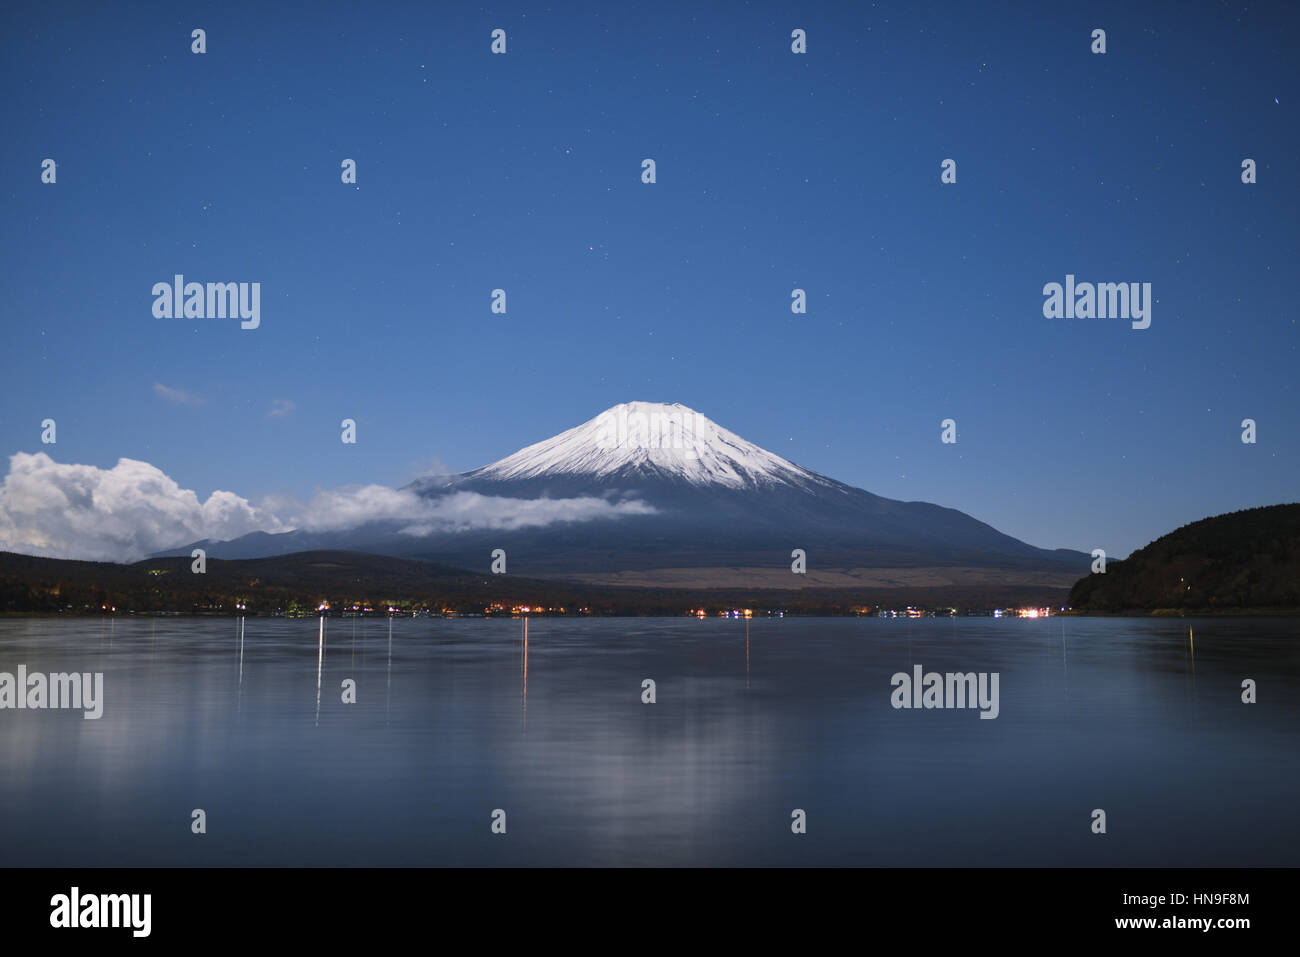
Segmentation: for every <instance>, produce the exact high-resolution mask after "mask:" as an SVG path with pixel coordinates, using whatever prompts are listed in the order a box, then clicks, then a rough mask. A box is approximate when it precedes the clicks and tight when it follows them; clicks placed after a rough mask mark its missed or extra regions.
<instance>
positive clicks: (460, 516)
mask: <svg viewBox="0 0 1300 957" xmlns="http://www.w3.org/2000/svg"><path fill="white" fill-rule="evenodd" d="M278 510H279V511H281V513H282V514H284V515H285V519H286V521H287V522H288V523H290V524H292V525H293V526H294V527H296V528H301V529H304V530H306V531H309V532H326V531H341V530H344V529H348V528H355V527H356V526H358V525H361V524H364V523H366V522H377V521H397V522H409V523H410V524H409V525H406V526H405V527H403V528H402V529H401V531H402V532H403V533H404V534H407V535H432V534H436V533H444V532H464V531H470V530H473V529H493V528H500V529H516V528H534V527H540V526H544V525H553V524H555V523H556V522H585V521H591V520H593V519H602V518H604V519H608V518H621V517H625V516H628V515H650V514H653V513H654V511H655V510H654V508H652V507H651V506H650V505H648V504H646V503H645V502H641V501H621V502H611V501H609V500H607V499H603V498H596V497H594V496H583V497H580V498H554V499H552V498H542V499H525V498H505V497H502V496H495V495H480V494H479V493H477V492H452V493H451V494H449V495H443V496H440V497H438V498H433V499H429V498H424V497H423V496H420V495H417V494H416V493H415V492H412V491H409V490H407V489H394V488H389V487H388V486H386V485H361V486H354V487H348V488H338V489H330V490H327V491H320V492H317V493H316V494H315V495H313V496H312V498H311V499H310V500H309V501H308V502H307V503H306V504H305V505H300V506H296V505H291V504H289V503H280V508H279V509H278Z"/></svg>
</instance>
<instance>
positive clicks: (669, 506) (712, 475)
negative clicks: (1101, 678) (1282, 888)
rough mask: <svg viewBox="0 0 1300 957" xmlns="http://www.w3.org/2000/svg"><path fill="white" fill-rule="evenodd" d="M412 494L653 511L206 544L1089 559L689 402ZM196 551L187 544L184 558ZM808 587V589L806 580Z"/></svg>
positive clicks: (578, 559) (643, 557)
mask: <svg viewBox="0 0 1300 957" xmlns="http://www.w3.org/2000/svg"><path fill="white" fill-rule="evenodd" d="M405 491H407V492H410V493H414V495H416V496H418V498H419V500H421V501H423V502H426V503H429V504H430V505H431V506H436V507H437V508H439V509H443V510H445V511H454V510H455V508H454V507H458V506H459V505H460V504H461V503H463V502H464V501H466V500H469V501H470V502H472V504H474V505H475V506H482V505H483V504H484V503H488V504H491V503H507V502H508V503H514V505H513V506H512V507H517V505H518V503H520V502H523V503H541V504H554V503H556V502H563V501H587V502H591V501H595V502H604V503H609V504H611V505H614V506H617V505H619V504H620V503H622V504H623V505H626V504H627V503H638V508H637V509H635V510H627V509H625V510H624V511H623V512H620V513H619V514H618V515H617V517H606V518H601V519H593V520H587V521H576V520H573V521H555V522H551V523H548V524H545V525H542V526H540V527H516V528H507V527H494V528H490V529H483V528H479V529H475V528H469V529H465V528H455V529H451V528H440V527H439V526H438V523H437V522H430V523H424V524H423V525H421V526H420V531H421V534H411V533H410V532H411V529H412V523H411V522H409V521H408V522H393V521H390V522H374V523H370V524H368V525H365V526H362V527H359V528H355V529H350V530H348V531H346V532H334V533H307V532H291V533H286V534H284V535H269V536H268V535H262V536H259V537H257V538H253V537H252V536H246V537H245V538H244V539H236V540H235V541H234V542H229V543H211V542H208V543H200V544H201V545H203V546H204V547H207V548H208V549H209V554H210V555H216V556H218V557H251V556H253V555H267V554H276V553H277V552H278V553H286V552H290V551H296V550H302V549H309V548H311V549H318V548H333V549H344V548H346V549H353V550H362V551H370V552H374V553H377V554H389V555H398V556H404V557H418V558H423V559H428V560H432V561H440V562H447V563H450V564H455V565H460V566H463V567H469V568H481V567H485V566H486V564H487V563H488V561H489V558H488V556H489V554H490V552H491V551H492V550H493V549H494V548H505V549H506V550H507V554H508V556H509V570H510V571H511V572H512V573H513V572H515V571H516V570H517V571H518V573H520V574H537V575H550V576H563V575H565V574H578V573H582V574H593V573H617V572H622V571H630V570H646V569H682V568H712V567H719V566H729V567H753V568H769V569H770V568H781V567H784V568H786V569H787V570H788V569H789V567H790V563H791V552H792V551H793V550H794V549H797V548H798V549H804V550H805V552H806V553H807V556H808V563H809V568H810V569H812V568H823V569H824V568H861V567H877V568H880V567H892V568H923V567H939V566H942V567H956V566H964V567H982V568H989V567H996V568H1021V569H1025V570H1026V571H1035V572H1040V571H1043V570H1045V569H1046V570H1051V571H1053V572H1054V573H1057V574H1059V575H1061V576H1063V578H1062V584H1068V583H1069V582H1070V581H1073V580H1074V578H1075V577H1077V574H1078V573H1079V571H1080V570H1083V569H1086V568H1087V567H1088V559H1087V556H1086V555H1084V554H1083V553H1081V552H1072V551H1066V550H1061V551H1055V552H1054V551H1048V550H1044V549H1039V548H1035V547H1033V546H1031V545H1028V544H1026V543H1024V542H1021V541H1019V540H1017V539H1015V538H1012V537H1011V536H1009V535H1004V534H1003V533H1001V532H999V531H998V530H997V529H995V528H993V527H991V526H989V525H987V524H985V523H984V522H980V521H978V520H976V519H974V518H972V517H971V516H969V515H966V514H965V513H963V512H959V511H957V510H956V509H950V508H944V507H942V506H939V505H933V504H930V503H927V502H900V501H896V500H893V499H887V498H882V497H881V496H878V495H873V494H872V493H870V492H867V491H865V490H863V489H859V488H854V487H852V486H849V485H845V484H844V483H842V482H837V481H835V480H834V479H830V478H827V477H826V476H823V475H819V474H818V473H816V472H813V471H811V470H809V469H806V468H803V467H802V466H799V465H796V464H795V463H793V462H790V461H788V460H786V459H784V458H782V457H780V456H778V455H775V454H773V453H771V452H769V451H767V450H765V449H762V448H760V447H759V446H757V445H754V444H753V443H751V442H748V441H746V440H745V439H743V438H741V437H740V436H738V435H736V434H735V433H733V432H730V431H728V430H727V429H724V428H722V427H721V426H719V425H717V424H716V423H714V422H712V421H710V420H709V419H707V418H705V417H704V416H703V415H700V414H699V413H697V412H694V411H693V410H691V409H688V408H686V407H685V406H681V405H666V404H659V403H649V402H631V403H625V404H623V405H619V406H615V407H613V408H611V409H608V410H606V411H605V412H603V413H601V414H600V415H598V416H596V417H595V418H593V419H591V420H589V421H588V422H584V423H583V424H582V425H579V426H577V427H576V428H573V429H569V430H567V431H565V432H562V433H560V434H559V435H556V436H554V437H553V438H550V439H547V440H545V441H543V442H538V443H536V444H534V445H531V446H528V447H526V448H524V449H521V450H519V451H518V452H515V453H514V454H512V455H509V456H507V457H506V458H504V459H501V460H500V461H498V462H495V463H493V464H491V465H488V466H485V467H483V468H479V469H474V470H472V471H469V472H465V473H461V474H459V475H454V476H446V477H440V478H436V479H423V480H419V481H416V482H414V483H411V485H409V486H407V487H406V489H405ZM184 551H185V550H179V549H178V550H177V552H178V553H182V552H184ZM792 580H797V579H792Z"/></svg>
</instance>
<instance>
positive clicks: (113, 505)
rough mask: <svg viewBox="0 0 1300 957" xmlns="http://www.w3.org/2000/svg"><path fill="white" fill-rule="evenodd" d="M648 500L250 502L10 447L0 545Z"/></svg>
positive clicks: (573, 513)
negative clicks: (200, 494)
mask: <svg viewBox="0 0 1300 957" xmlns="http://www.w3.org/2000/svg"><path fill="white" fill-rule="evenodd" d="M654 511H655V510H654V508H652V507H651V506H650V505H648V504H646V503H645V502H640V501H621V502H611V501H609V500H607V499H603V498H595V497H581V498H567V499H516V498H501V497H496V496H488V495H480V494H478V493H476V492H453V493H451V494H448V495H444V496H442V497H440V498H436V499H427V498H423V497H421V496H419V495H417V494H415V493H414V492H412V491H408V490H404V489H394V488H389V487H387V486H384V485H362V486H354V487H347V488H339V489H330V490H324V491H319V492H317V493H315V494H314V495H313V496H312V497H311V498H310V499H309V500H308V501H306V502H297V501H295V500H293V499H284V498H276V497H269V498H267V499H266V500H265V501H264V502H262V503H261V504H260V505H254V504H253V503H251V502H249V501H248V500H247V499H245V498H242V497H241V496H239V495H236V494H235V493H234V492H225V491H216V492H213V493H212V494H211V495H209V496H208V498H207V499H206V500H205V501H200V500H199V497H198V495H197V494H196V493H195V492H194V491H193V490H191V489H183V488H181V487H180V486H179V485H178V484H177V483H176V482H175V481H174V480H173V479H171V478H170V477H169V476H168V475H167V474H166V473H165V472H163V471H162V470H161V469H159V468H157V467H155V466H153V465H151V464H149V463H148V462H140V461H136V460H135V459H125V458H124V459H119V460H118V463H117V464H116V465H115V466H113V467H112V468H111V469H101V468H98V467H96V466H93V465H66V464H63V463H60V462H56V461H54V460H53V459H52V458H50V457H49V456H48V455H47V454H45V453H44V452H38V453H36V454H28V453H26V452H19V453H16V454H14V455H12V456H10V458H9V473H8V474H7V475H6V476H5V478H4V482H3V484H2V485H0V550H4V551H12V552H21V553H24V554H28V555H44V556H47V557H51V558H76V559H83V560H88V561H113V562H133V561H139V560H140V559H142V558H145V557H147V556H149V555H151V554H153V553H155V552H160V551H164V550H167V549H171V548H177V547H179V546H182V545H187V544H189V543H190V542H194V541H198V540H199V539H204V538H210V539H214V540H217V541H221V540H225V539H231V538H238V537H239V536H240V535H246V534H248V533H249V532H255V531H265V532H285V531H290V530H292V529H295V528H297V529H302V530H304V531H307V532H338V531H345V530H347V529H350V528H355V527H357V526H359V525H364V524H366V523H368V522H380V521H386V522H394V523H397V527H398V530H399V531H400V532H402V533H403V534H407V535H415V536H424V535H432V534H438V533H454V532H463V531H470V530H474V529H506V530H509V529H520V528H535V527H541V526H545V525H551V524H554V523H556V522H580V521H590V520H593V519H612V518H619V517H623V516H628V515H648V514H653V512H654Z"/></svg>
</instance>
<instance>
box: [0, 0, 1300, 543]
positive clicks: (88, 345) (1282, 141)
mask: <svg viewBox="0 0 1300 957" xmlns="http://www.w3.org/2000/svg"><path fill="white" fill-rule="evenodd" d="M701 6H702V5H699V4H687V3H682V4H672V3H668V4H656V5H651V6H644V7H638V8H631V7H625V6H623V5H617V4H615V5H610V4H555V5H554V6H552V7H551V8H550V9H549V10H539V9H536V8H534V5H494V6H487V7H470V6H468V5H466V6H455V7H450V6H448V7H443V6H442V5H437V4H403V5H391V6H390V5H383V4H369V5H357V4H339V5H327V4H321V5H312V6H311V7H310V8H295V9H294V10H292V11H283V10H277V9H275V7H277V5H274V4H248V5H241V6H240V7H239V8H238V9H227V5H226V4H211V5H207V4H198V5H185V4H138V5H132V6H130V7H118V8H111V9H110V8H106V7H103V6H101V5H97V4H83V5H69V6H65V7H61V8H56V7H52V6H50V5H35V4H30V5H26V6H25V7H14V6H13V5H8V6H6V8H5V10H4V12H3V13H0V49H2V51H3V52H2V54H0V82H2V83H3V89H4V97H3V101H2V105H0V119H2V120H3V128H4V130H5V136H4V138H3V143H2V144H0V164H2V169H3V181H4V188H3V195H4V197H5V207H6V209H5V213H6V215H5V221H6V228H5V230H4V231H3V234H2V236H0V252H2V253H3V258H4V262H5V269H4V270H3V271H2V272H0V297H2V301H3V302H4V303H5V318H4V324H3V329H4V333H3V335H4V339H3V343H4V348H3V349H0V396H2V397H3V404H2V406H0V407H2V408H3V416H0V452H2V453H3V454H4V455H5V456H6V457H7V456H9V455H12V454H14V453H17V452H28V453H35V452H42V451H43V452H46V453H47V454H49V455H51V456H52V457H53V458H54V459H56V460H57V461H59V462H62V463H83V464H88V465H94V466H98V467H100V468H109V467H111V466H113V464H114V463H115V462H116V461H117V460H118V459H119V458H121V457H128V458H133V459H141V460H144V461H147V462H150V463H152V464H153V465H155V466H157V467H158V468H159V469H161V470H162V471H163V472H165V473H167V474H168V475H169V476H171V477H172V478H173V479H175V480H176V481H177V482H178V483H180V485H181V486H182V487H184V488H191V489H194V490H196V491H197V492H198V494H199V497H200V498H205V497H206V496H207V495H208V494H209V493H210V492H212V491H213V490H215V489H224V490H230V491H233V492H236V493H237V494H239V495H241V496H244V497H246V498H249V499H251V500H254V501H257V500H259V499H261V498H262V497H263V496H266V495H270V494H284V495H297V496H305V495H308V494H310V493H311V492H312V490H313V489H317V488H332V487H336V486H341V485H346V484H351V483H367V482H380V483H386V484H399V483H402V482H405V481H407V480H409V479H410V478H412V477H414V476H415V475H416V474H417V473H418V472H419V471H421V470H423V469H425V468H427V467H428V466H429V465H430V464H431V463H433V462H435V461H436V462H437V463H440V464H442V465H444V466H446V467H449V468H452V469H456V470H461V469H468V468H473V467H476V466H479V465H483V464H486V463H488V462H490V461H493V460H495V459H497V458H500V457H502V456H504V455H506V454H508V453H510V452H513V451H514V450H516V449H517V448H519V447H521V446H523V445H526V444H529V443H531V442H534V441H538V440H540V439H542V438H545V437H548V436H550V435H552V434H554V433H556V432H559V431H562V430H563V429H565V428H569V427H571V426H574V425H577V424H578V423H580V422H582V421H585V420H586V419H589V418H591V417H592V416H594V415H596V414H597V413H598V412H600V411H602V410H603V409H605V408H607V407H609V406H612V405H614V404H616V403H619V402H624V401H629V400H634V399H643V400H651V401H664V402H681V403H683V404H685V405H688V406H690V407H692V408H694V409H696V410H698V411H700V412H702V413H704V414H705V415H707V416H709V417H710V418H712V419H714V420H715V421H717V422H718V423H720V424H721V425H723V426H725V427H727V428H729V429H731V430H732V431H734V432H737V433H739V434H740V435H742V436H744V437H745V438H747V439H749V440H751V441H754V442H756V443H758V444H759V445H762V446H764V447H766V448H769V449H771V450H772V451H774V452H777V453H779V454H781V455H784V456H786V457H787V458H790V459H793V460H794V461H796V462H798V463H799V464H801V465H804V466H807V467H809V468H812V469H814V470H816V471H819V472H822V473H825V474H827V475H830V476H832V477H834V478H837V479H839V480H841V481H846V482H849V483H851V484H854V485H858V486H861V487H863V488H867V489H869V490H871V491H873V492H875V493H877V494H880V495H885V496H889V497H893V498H900V499H908V500H914V499H919V500H927V501H933V502H938V503H940V504H943V505H947V506H952V507H955V508H960V509H962V510H963V511H966V512H969V513H970V514H972V515H974V516H976V517H977V518H980V519H982V520H984V521H987V522H989V523H991V524H993V525H994V526H996V527H998V528H999V529H1001V530H1003V531H1005V532H1007V533H1009V534H1012V535H1015V536H1016V537H1018V538H1022V539H1024V540H1026V541H1029V542H1031V543H1033V544H1035V545H1040V546H1045V547H1074V548H1080V549H1084V550H1089V549H1091V548H1093V547H1103V548H1106V550H1107V551H1108V553H1110V554H1112V555H1122V554H1125V553H1127V552H1128V551H1129V550H1131V549H1133V548H1136V547H1139V546H1141V545H1142V544H1145V543H1146V542H1147V541H1149V540H1150V539H1152V538H1155V537H1157V536H1159V535H1161V534H1163V533H1165V532H1167V531H1169V530H1172V529H1173V528H1175V527H1177V526H1179V525H1181V524H1184V523H1186V522H1188V521H1193V520H1195V519H1198V518H1201V517H1204V516H1207V515H1211V514H1217V513H1220V512H1225V511H1231V510H1234V509H1237V508H1243V507H1250V506H1256V505H1266V504H1274V503H1277V502H1283V501H1294V500H1296V499H1297V498H1298V497H1300V496H1297V494H1296V491H1297V480H1296V475H1297V465H1298V464H1300V463H1298V453H1300V429H1298V428H1297V412H1298V411H1300V410H1298V404H1300V403H1298V402H1297V394H1296V386H1295V380H1296V374H1295V371H1296V368H1297V358H1298V357H1297V350H1296V345H1297V340H1298V338H1300V328H1298V327H1297V322H1296V320H1297V314H1296V306H1295V294H1294V277H1295V264H1296V262H1297V253H1300V249H1297V245H1298V243H1297V238H1298V230H1297V212H1300V204H1298V203H1297V199H1298V198H1300V187H1298V186H1297V182H1296V176H1295V173H1294V170H1295V168H1296V166H1297V163H1298V162H1300V150H1298V149H1297V145H1298V141H1300V136H1298V134H1297V116H1296V104H1297V102H1300V89H1298V88H1297V87H1298V84H1297V78H1296V72H1295V70H1294V68H1293V67H1292V68H1288V66H1287V61H1288V58H1289V57H1292V55H1293V53H1294V50H1295V49H1296V48H1297V41H1298V40H1300V30H1298V29H1297V27H1298V25H1300V24H1298V20H1300V14H1298V13H1297V12H1296V11H1295V10H1294V8H1293V7H1292V8H1288V5H1284V4H1278V5H1275V6H1269V5H1260V6H1256V5H1250V6H1249V7H1242V6H1240V5H1237V4H1229V5H1222V4H1213V5H1212V4H1187V5H1181V6H1180V7H1179V8H1178V12H1177V14H1176V15H1174V14H1173V13H1171V8H1168V7H1165V6H1163V5H1159V6H1157V5H1154V4H1152V5H1148V6H1149V7H1150V9H1146V10H1143V11H1132V10H1129V9H1127V7H1128V6H1129V5H1128V4H1077V5H1071V4H1046V5H1023V4H1005V5H1003V4H992V5H988V4H980V5H978V8H976V6H975V5H971V4H965V3H951V4H935V5H931V6H928V7H927V8H925V9H923V10H917V9H915V7H916V5H915V4H906V3H900V4H884V3H879V4H861V5H859V4H786V3H781V4H760V3H753V4H709V5H707V6H708V7H709V9H708V10H704V9H700V7H701ZM307 9H309V10H310V13H306V12H304V10H307ZM196 27H200V28H203V29H204V30H206V33H207V53H205V54H203V55H195V54H192V53H191V52H190V43H191V40H190V31H191V30H192V29H194V28H196ZM1098 27H1099V28H1102V29H1105V30H1106V33H1107V52H1106V53H1105V54H1104V55H1095V54H1093V53H1091V52H1090V43H1091V40H1090V34H1091V31H1092V30H1093V29H1094V28H1098ZM494 28H501V29H504V30H506V32H507V44H508V46H507V50H508V52H507V53H506V55H504V56H494V55H492V54H491V53H490V51H489V45H490V42H491V40H490V33H491V31H492V30H493V29H494ZM795 28H802V29H804V30H806V31H807V36H808V52H807V54H805V55H795V54H793V53H791V51H790V32H791V30H793V29H795ZM46 157H50V158H53V159H55V161H56V162H57V164H58V165H57V182H56V183H55V184H53V185H50V184H43V183H42V182H41V178H40V173H41V161H42V160H43V159H45V158H46ZM646 157H650V158H653V159H654V160H655V161H656V164H657V182H656V183H654V184H653V185H647V184H643V183H642V182H641V178H640V174H641V161H642V160H643V159H644V158H646ZM1246 157H1250V158H1253V159H1255V160H1256V162H1257V164H1258V180H1259V181H1258V183H1256V184H1254V185H1245V184H1243V183H1242V182H1241V176H1240V173H1241V161H1242V159H1243V158H1246ZM344 158H352V159H355V160H356V162H357V167H358V175H357V184H356V185H355V186H352V185H345V184H343V183H341V182H340V163H341V162H342V161H343V159H344ZM945 158H953V159H955V160H956V161H957V183H956V184H953V185H944V184H941V183H940V175H939V174H940V163H941V161H942V160H944V159H945ZM176 273H182V274H184V275H185V277H186V278H187V280H193V281H200V282H207V281H214V282H215V281H221V282H225V281H237V282H238V281H245V282H251V281H257V282H260V283H261V289H262V302H261V326H260V328H258V329H256V330H251V331H244V330H241V329H240V328H239V324H238V322H237V321H232V320H209V319H157V318H155V317H154V315H153V313H152V303H153V298H152V295H151V289H152V286H153V284H154V283H155V282H159V281H167V282H169V281H170V280H171V277H172V276H173V275H174V274H176ZM1067 273H1073V274H1075V275H1076V276H1077V277H1078V279H1079V280H1080V281H1085V280H1088V281H1095V282H1111V281H1114V282H1120V281H1125V282H1149V283H1151V284H1152V289H1153V296H1154V300H1155V302H1154V305H1153V311H1152V323H1151V327H1150V328H1149V329H1147V330H1143V331H1136V330H1132V329H1131V328H1130V327H1129V324H1128V323H1127V322H1125V321H1122V320H1097V319H1093V320H1088V319H1073V320H1071V319H1046V318H1044V317H1043V313H1042V306H1043V294H1042V287H1043V285H1044V284H1045V283H1048V282H1063V281H1064V278H1065V275H1066V274H1067ZM796 287H798V288H802V289H805V290H806V291H807V294H808V303H809V308H808V313H807V314H806V315H794V314H792V313H791V311H790V293H791V290H792V289H794V288H796ZM494 288H504V289H505V290H506V293H507V297H508V300H507V313H506V315H504V316H500V315H493V314H492V313H491V312H490V310H489V305H490V292H491V290H492V289H494ZM157 385H162V386H164V387H165V389H158V388H156V386H157ZM166 390H172V391H171V392H167V391H166ZM181 394H183V396H188V397H190V398H191V400H192V401H184V400H183V396H182V395H181ZM169 396H170V397H169ZM178 400H180V401H178ZM273 409H275V410H278V412H279V413H280V414H272V410H273ZM345 417H351V418H354V419H355V420H356V421H357V423H358V442H357V444H356V445H355V446H349V445H344V444H343V443H341V442H340V441H339V432H340V429H339V423H340V421H341V420H342V419H343V418H345ZM948 417H951V418H953V419H955V420H956V422H957V427H958V441H957V444H956V445H944V444H941V442H940V440H939V436H940V421H941V420H942V419H944V418H948ZM1247 417H1249V418H1254V419H1255V420H1256V421H1257V423H1258V442H1257V444H1255V445H1245V444H1243V443H1242V442H1241V441H1240V434H1241V427H1240V423H1241V420H1242V419H1243V418H1247ZM45 418H53V419H55V420H56V422H57V423H58V442H57V444H56V445H53V446H48V445H42V444H41V443H40V423H41V421H42V420H43V419H45Z"/></svg>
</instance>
